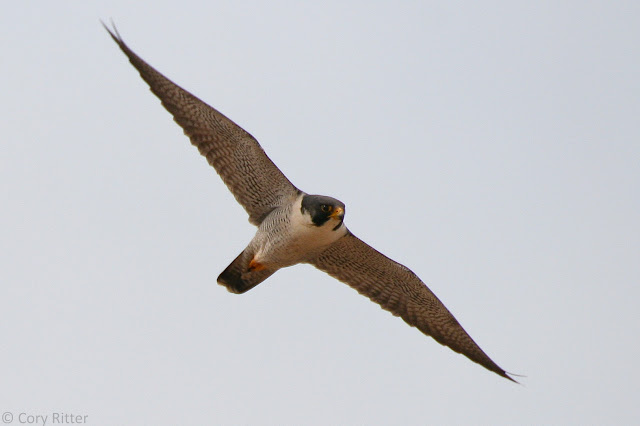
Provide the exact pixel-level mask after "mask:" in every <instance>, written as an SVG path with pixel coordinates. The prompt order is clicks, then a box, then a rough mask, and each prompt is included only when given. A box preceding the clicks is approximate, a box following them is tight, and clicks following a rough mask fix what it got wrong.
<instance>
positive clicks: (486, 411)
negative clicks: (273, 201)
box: [0, 0, 640, 425]
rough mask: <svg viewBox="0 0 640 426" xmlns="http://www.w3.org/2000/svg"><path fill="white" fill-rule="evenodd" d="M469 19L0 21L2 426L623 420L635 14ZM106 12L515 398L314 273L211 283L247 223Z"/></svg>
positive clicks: (345, 9) (512, 7)
mask: <svg viewBox="0 0 640 426" xmlns="http://www.w3.org/2000/svg"><path fill="white" fill-rule="evenodd" d="M481 3H482V4H479V3H478V2H448V1H447V2H426V1H423V2H395V1H394V2H371V1H367V2H364V1H363V2H349V3H348V4H345V3H344V2H323V3H322V4H321V3H318V2H314V3H311V2H308V3H306V5H292V4H291V3H290V2H278V1H276V2H235V1H233V2H218V1H209V2H193V1H189V0H185V1H179V2H175V1H171V2H169V1H153V2H130V1H103V2H96V1H82V2H80V1H77V2H64V3H61V2H44V1H40V2H37V1H34V2H9V3H7V4H6V5H4V7H3V10H2V14H0V28H1V31H2V34H3V35H2V37H0V46H1V47H0V52H1V56H2V66H0V77H1V78H0V85H1V87H0V89H1V90H2V102H0V117H1V118H0V120H1V122H2V125H1V135H2V140H3V149H2V153H1V154H0V194H1V196H2V208H1V209H0V219H1V220H0V233H1V234H0V281H1V285H0V312H1V316H2V320H1V321H0V342H2V344H1V345H0V361H1V362H0V383H1V384H0V411H1V412H2V413H5V412H8V413H10V414H11V415H12V416H14V417H13V422H12V423H11V424H20V423H19V421H20V419H19V416H20V415H21V413H25V415H27V414H28V415H34V416H35V415H49V416H50V417H49V423H48V424H51V421H52V420H51V416H52V414H53V413H74V414H79V415H87V416H88V417H87V418H86V419H87V424H90V425H115V424H131V425H138V424H155V425H175V424H310V425H326V424H371V425H378V424H379V425H391V424H411V425H414V424H415V425H420V424H486V425H499V424H518V423H519V424H598V423H600V424H605V423H606V424H614V423H617V424H625V423H626V424H630V423H632V422H633V421H637V420H638V418H639V416H640V413H639V409H638V395H639V394H640V369H639V368H638V367H637V361H638V358H640V342H639V340H640V339H639V338H638V335H639V332H640V319H639V318H638V308H637V305H638V299H639V298H640V290H639V288H638V284H639V282H640V267H639V259H640V242H639V240H640V236H639V234H640V232H639V231H640V229H639V228H640V225H639V224H640V220H639V217H638V216H639V215H638V211H639V210H640V199H639V194H640V191H639V188H638V183H639V182H640V169H639V164H640V131H639V130H638V117H640V83H639V81H640V80H639V78H638V76H639V75H640V56H639V53H640V52H639V47H638V46H639V44H638V41H639V40H640V30H639V29H638V28H639V25H638V22H640V6H639V3H638V2H604V1H603V2H539V1H535V2H533V1H532V2H481ZM109 18H113V19H114V20H115V22H116V24H117V26H118V29H119V30H120V33H121V34H122V36H123V37H124V39H125V41H126V42H127V43H128V44H129V45H130V46H131V47H132V48H133V49H134V50H135V51H136V52H137V53H138V54H140V55H141V56H142V57H143V58H145V59H146V60H148V61H149V62H150V63H151V64H152V65H153V66H155V67H157V68H158V69H159V70H160V71H161V72H163V73H165V74H166V75H167V76H168V77H169V78H172V79H173V80H174V81H175V82H177V83H178V84H180V85H182V86H183V87H185V88H186V89H187V90H190V91H192V92H193V93H195V94H196V95H197V96H199V97H201V98H202V99H203V100H205V101H206V102H208V103H210V104H211V105H213V106H215V107H216V108H218V109H220V110H221V111H222V112H223V113H225V114H226V115H228V116H229V117H231V118H232V119H233V120H235V121H236V122H237V123H238V124H240V125H241V126H243V127H244V128H245V129H246V130H247V131H249V132H250V133H252V134H253V135H254V136H255V137H256V138H257V139H258V140H259V141H260V142H261V144H262V146H263V147H264V149H265V150H266V151H267V153H268V154H269V155H270V157H271V158H272V159H273V160H274V162H275V163H276V164H277V165H278V166H279V167H280V168H281V169H282V170H283V171H284V173H285V174H286V175H287V176H288V177H289V179H290V180H291V181H292V182H293V183H294V184H296V185H297V186H298V187H299V188H301V189H303V190H305V191H306V192H310V193H321V194H327V195H332V196H334V197H336V198H339V199H340V200H342V201H344V202H345V203H346V205H347V217H346V223H347V225H348V226H349V228H350V229H351V230H352V231H353V232H354V233H355V234H356V235H358V236H359V237H361V238H362V239H363V240H365V241H367V242H369V243H370V244H371V245H373V246H374V247H376V248H378V249H379V250H380V251H382V252H383V253H385V254H386V255H388V256H390V257H392V258H394V259H395V260H397V261H399V262H401V263H403V264H405V265H407V266H408V267H409V268H411V269H412V270H413V271H415V272H416V273H417V274H418V275H419V276H420V277H421V278H422V279H423V280H424V281H425V282H426V283H427V284H428V285H429V286H430V288H431V289H432V290H433V291H434V292H435V293H436V294H437V295H438V296H439V297H440V298H441V300H442V301H443V302H444V303H445V304H446V305H447V307H448V308H449V309H450V310H451V311H452V312H453V314H454V315H455V316H456V317H457V318H458V320H459V321H460V322H461V323H462V325H463V326H464V327H465V328H466V329H467V331H468V332H469V333H470V334H471V335H472V336H473V337H474V339H476V341H477V342H478V343H479V344H480V346H481V347H482V348H483V349H484V350H485V351H486V352H487V353H488V354H489V355H490V356H491V357H492V358H493V359H494V360H495V361H496V362H497V363H498V364H499V365H501V366H502V367H504V368H506V369H507V370H509V371H512V372H515V373H520V374H524V375H526V376H527V377H526V378H522V380H521V381H522V382H523V386H517V385H514V384H512V383H509V382H508V381H506V380H504V379H502V378H500V377H498V376H496V375H495V374H492V373H490V372H488V371H486V370H485V369H483V368H482V367H480V366H478V365H476V364H474V363H472V362H470V361H469V360H467V359H466V358H464V357H462V356H460V355H458V354H455V353H454V352H452V351H451V350H449V349H448V348H445V347H443V346H441V345H439V344H438V343H436V342H435V341H434V340H433V339H431V338H428V337H425V336H424V335H422V334H421V333H420V332H418V331H417V330H416V329H413V328H410V327H408V326H407V325H406V324H405V323H404V322H403V321H402V320H400V319H398V318H394V317H393V316H392V315H390V314H389V313H387V312H385V311H383V310H381V309H380V308H379V307H378V306H377V305H375V304H373V303H371V302H370V301H368V300H367V299H366V298H364V297H362V296H360V295H358V294H357V293H356V292H355V291H353V290H352V289H350V288H349V287H347V286H346V285H344V284H341V283H339V282H338V281H336V280H333V279H331V278H330V277H329V276H327V275H325V274H323V273H321V272H319V271H316V270H314V269H313V268H311V267H310V266H296V267H293V268H289V269H287V270H283V271H280V272H278V273H277V274H275V275H274V276H272V277H271V278H269V280H268V281H266V282H265V283H263V284H261V285H260V286H258V287H256V288H255V289H254V290H252V291H250V292H249V293H247V294H245V295H242V296H237V295H232V294H230V293H228V292H227V291H226V290H225V289H224V288H222V287H220V286H218V285H216V283H215V279H216V277H217V276H218V274H219V273H220V272H221V271H222V270H223V269H224V268H225V267H226V266H227V265H228V264H229V263H230V262H231V261H232V260H233V259H234V258H235V256H236V255H237V254H238V253H239V252H240V251H241V250H242V249H243V248H244V247H245V245H246V243H247V242H248V241H249V240H250V239H251V237H252V235H253V233H254V230H255V229H254V228H253V227H252V226H251V225H250V224H249V223H248V222H247V217H246V215H245V213H244V210H243V209H242V208H241V207H240V206H239V205H238V204H237V203H236V202H235V200H234V199H233V197H232V196H231V194H230V193H229V192H228V191H227V189H226V188H225V186H224V185H223V184H222V182H221V180H220V179H219V178H218V177H217V176H216V174H215V172H214V170H213V169H212V168H210V167H209V166H208V165H207V164H206V161H205V160H204V159H203V158H202V157H200V156H199V155H198V153H197V150H196V149H195V148H193V147H192V146H190V144H189V142H188V140H187V138H186V137H184V136H183V135H182V131H181V129H180V128H179V127H178V126H177V125H176V124H175V123H173V121H172V119H171V117H170V115H169V114H168V113H167V112H166V111H165V110H164V109H163V108H162V107H161V106H160V103H159V101H158V100H157V99H156V98H155V97H154V96H153V95H152V94H151V93H150V92H149V90H148V89H147V86H146V85H145V84H144V83H143V81H142V80H141V79H140V78H139V76H138V75H137V73H136V72H135V71H134V69H133V68H132V67H131V66H130V65H129V64H128V62H127V61H126V59H125V57H124V55H123V54H122V53H121V52H120V51H119V50H118V49H117V46H116V45H115V44H114V43H113V41H111V39H110V38H109V37H108V35H107V33H106V32H105V31H104V29H103V28H102V27H101V25H100V23H99V19H106V20H108V19H109ZM3 415H4V414H3ZM3 419H4V417H3ZM22 419H23V420H25V417H22ZM40 424H42V423H40Z"/></svg>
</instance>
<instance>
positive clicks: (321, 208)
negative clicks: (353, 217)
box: [320, 204, 331, 213]
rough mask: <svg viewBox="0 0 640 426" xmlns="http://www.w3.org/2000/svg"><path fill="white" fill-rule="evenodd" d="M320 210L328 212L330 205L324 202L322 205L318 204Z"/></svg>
mask: <svg viewBox="0 0 640 426" xmlns="http://www.w3.org/2000/svg"><path fill="white" fill-rule="evenodd" d="M320 210H322V211H323V212H325V213H329V212H330V211H331V206H328V205H326V204H322V205H321V206H320Z"/></svg>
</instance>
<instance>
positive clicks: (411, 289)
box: [309, 233, 515, 381]
mask: <svg viewBox="0 0 640 426" xmlns="http://www.w3.org/2000/svg"><path fill="white" fill-rule="evenodd" d="M309 263H311V264H312V265H314V266H315V267H316V268H318V269H320V270H322V271H324V272H326V273H328V274H329V275H331V276H332V277H334V278H337V279H338V280H340V281H342V282H344V283H346V284H348V285H350V286H351V287H353V288H354V289H356V290H357V291H358V293H360V294H362V295H364V296H367V297H368V298H369V299H371V300H372V301H374V302H376V303H378V304H379V305H380V306H382V308H383V309H386V310H387V311H389V312H391V313H392V314H393V315H396V316H399V317H401V318H402V319H403V320H405V321H406V322H407V324H409V325H411V326H413V327H417V328H418V329H419V330H420V331H422V332H423V333H424V334H426V335H427V336H431V337H433V338H434V339H436V340H437V341H438V342H439V343H441V344H443V345H445V346H448V347H450V348H451V349H453V350H454V351H456V352H459V353H461V354H463V355H464V356H466V357H467V358H469V359H470V360H471V361H474V362H477V363H478V364H480V365H482V366H483V367H485V368H487V369H488V370H491V371H493V372H495V373H497V374H499V375H500V376H502V377H505V378H507V379H509V380H511V381H515V380H513V379H512V378H511V377H509V376H508V375H507V373H506V372H505V371H504V370H503V369H502V368H500V367H499V366H498V365H497V364H496V363H495V362H493V361H492V360H491V358H489V357H488V356H487V354H485V353H484V352H483V351H482V349H480V347H479V346H478V345H477V344H476V342H474V341H473V339H472V338H471V336H469V335H468V334H467V332H466V331H464V329H463V328H462V326H461V325H460V323H458V321H457V320H456V319H455V318H454V317H453V315H451V312H449V310H448V309H447V308H446V307H445V306H444V305H443V304H442V302H440V300H438V298H437V297H436V295H435V294H433V293H432V292H431V290H429V288H427V286H426V285H425V284H424V283H423V282H422V281H421V280H420V278H418V277H417V275H416V274H414V273H413V272H411V271H410V270H409V269H408V268H406V267H405V266H403V265H401V264H399V263H397V262H394V261H393V260H391V259H389V258H388V257H386V256H385V255H383V254H381V253H379V252H378V251H376V250H375V249H373V248H372V247H371V246H369V245H368V244H366V243H364V242H363V241H361V240H360V239H359V238H357V237H356V236H354V235H353V234H351V233H349V234H347V235H345V236H344V237H342V238H341V239H339V240H338V241H336V242H335V243H333V244H331V245H330V246H329V247H328V248H327V249H325V250H324V251H323V252H322V253H320V254H319V255H317V256H316V257H315V258H313V259H311V260H310V261H309Z"/></svg>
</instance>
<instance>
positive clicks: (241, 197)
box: [103, 24, 299, 225]
mask: <svg viewBox="0 0 640 426" xmlns="http://www.w3.org/2000/svg"><path fill="white" fill-rule="evenodd" d="M103 25H104V24H103ZM104 27H105V29H106V30H107V31H108V32H109V34H110V35H111V37H112V38H113V40H114V41H115V42H116V43H117V44H118V46H120V49H121V50H122V51H123V52H124V54H125V55H127V57H128V58H129V62H131V64H132V65H133V66H134V67H135V68H136V69H137V70H138V72H139V73H140V76H141V77H142V79H143V80H144V81H146V82H147V84H148V85H149V87H150V88H151V91H152V92H153V93H154V94H155V95H156V96H157V97H158V98H160V100H161V101H162V105H163V106H164V107H165V108H166V109H167V111H169V112H170V113H171V114H172V115H173V119H174V120H175V121H176V123H178V124H179V125H180V127H182V129H183V130H184V133H185V135H187V136H188V137H189V139H190V140H191V143H192V144H193V145H195V146H196V147H197V148H198V150H199V151H200V154H202V155H203V156H204V157H206V159H207V161H208V162H209V164H211V165H212V166H213V167H214V168H215V169H216V171H217V172H218V174H219V175H220V177H221V178H222V180H223V181H224V183H225V184H226V185H227V187H228V188H229V190H230V191H231V193H232V194H233V195H234V196H235V198H236V200H237V201H238V202H239V203H240V204H241V205H242V207H244V209H245V210H246V211H247V213H248V214H249V221H250V222H251V223H253V224H254V225H259V224H260V222H262V220H263V219H264V217H265V216H266V215H267V214H269V212H270V211H271V210H273V209H274V208H275V207H278V206H279V205H281V204H283V203H286V202H290V201H292V200H293V199H295V197H296V196H297V195H298V193H299V191H298V189H297V188H296V187H295V186H294V185H293V184H292V183H291V182H289V180H288V179H287V178H286V177H285V175H284V174H283V173H282V172H281V171H280V169H278V168H277V167H276V165H275V164H273V162H272V161H271V160H270V159H269V157H267V154H266V153H265V152H264V150H263V149H262V147H261V146H260V144H259V143H258V141H256V139H255V138H254V137H253V136H251V135H250V134H249V133H247V132H246V131H245V130H244V129H242V128H241V127H240V126H238V125H237V124H235V123H234V122H233V121H231V120H229V119H228V118H227V117H225V116H224V115H223V114H221V113H220V112H219V111H217V110H215V109H214V108H212V107H210V106H209V105H207V104H206V103H204V102H202V101H201V100H200V99H198V98H196V97H195V96H193V95H192V94H191V93H189V92H187V91H186V90H184V89H182V88H181V87H179V86H178V85H176V84H174V83H173V82H172V81H171V80H169V79H168V78H166V77H165V76H164V75H162V74H160V73H159V72H158V71H156V70H155V69H154V68H153V67H152V66H151V65H149V64H147V63H146V62H145V61H144V60H142V59H141V58H140V57H139V56H138V55H136V54H135V53H134V52H133V51H132V50H131V49H129V47H128V46H127V45H126V44H125V43H124V41H122V38H121V37H120V35H119V34H118V33H117V31H116V32H115V33H114V32H112V31H111V30H110V29H109V28H107V26H106V25H105V26H104Z"/></svg>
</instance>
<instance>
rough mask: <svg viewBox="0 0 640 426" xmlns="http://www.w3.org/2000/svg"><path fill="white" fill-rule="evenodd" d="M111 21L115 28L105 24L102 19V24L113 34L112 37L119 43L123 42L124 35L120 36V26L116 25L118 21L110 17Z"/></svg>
mask: <svg viewBox="0 0 640 426" xmlns="http://www.w3.org/2000/svg"><path fill="white" fill-rule="evenodd" d="M109 22H110V23H111V28H113V30H112V29H111V28H109V26H108V25H107V24H105V22H104V21H103V20H102V19H101V20H100V23H101V24H102V26H103V27H104V29H105V30H107V32H108V33H109V35H110V36H111V38H112V39H113V40H114V41H115V42H116V43H118V44H122V43H123V41H122V36H120V33H119V32H118V28H117V27H116V23H115V22H114V21H113V18H109Z"/></svg>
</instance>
